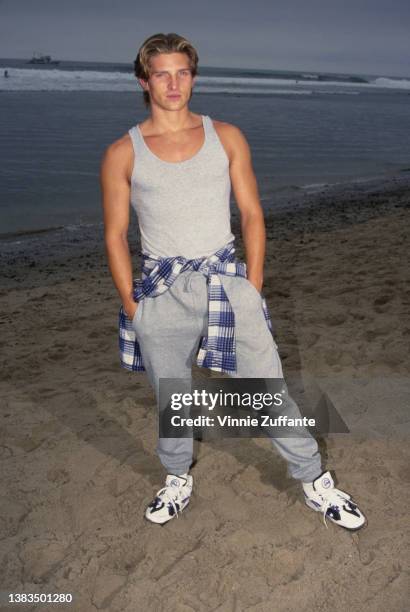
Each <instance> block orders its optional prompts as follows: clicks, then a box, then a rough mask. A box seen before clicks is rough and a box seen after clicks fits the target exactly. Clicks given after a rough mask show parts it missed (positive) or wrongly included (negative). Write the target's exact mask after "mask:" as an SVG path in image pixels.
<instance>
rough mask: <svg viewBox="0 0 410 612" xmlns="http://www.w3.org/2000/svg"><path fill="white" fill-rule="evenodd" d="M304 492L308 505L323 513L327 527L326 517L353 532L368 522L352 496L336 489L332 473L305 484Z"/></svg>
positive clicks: (325, 473) (324, 474)
mask: <svg viewBox="0 0 410 612" xmlns="http://www.w3.org/2000/svg"><path fill="white" fill-rule="evenodd" d="M303 492H304V495H305V503H306V505H307V506H309V508H312V510H316V512H322V513H323V520H324V523H325V525H326V527H327V524H326V517H328V518H329V519H330V520H331V521H332V522H333V523H336V525H340V527H344V528H345V529H349V530H351V531H355V530H356V529H360V528H361V527H363V526H364V525H365V523H366V522H367V521H366V517H365V516H364V514H363V513H362V512H361V511H360V510H359V508H358V506H357V504H356V503H355V502H354V501H353V500H352V498H351V497H350V495H348V494H347V493H345V492H344V491H341V490H340V489H336V488H335V483H334V482H333V478H332V476H331V475H330V472H324V473H323V474H321V475H320V476H318V478H316V480H314V481H313V483H312V484H305V483H303Z"/></svg>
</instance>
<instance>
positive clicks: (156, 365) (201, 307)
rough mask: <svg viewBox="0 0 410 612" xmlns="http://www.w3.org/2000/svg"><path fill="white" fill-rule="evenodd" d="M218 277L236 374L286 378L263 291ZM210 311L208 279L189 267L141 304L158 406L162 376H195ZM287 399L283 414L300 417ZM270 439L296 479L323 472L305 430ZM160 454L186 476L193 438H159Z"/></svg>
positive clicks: (140, 331)
mask: <svg viewBox="0 0 410 612" xmlns="http://www.w3.org/2000/svg"><path fill="white" fill-rule="evenodd" d="M220 279H221V282H222V284H223V287H224V289H225V292H226V294H227V296H228V298H229V301H230V303H231V306H232V309H233V311H234V313H235V337H236V360H237V372H236V373H234V374H232V376H234V377H246V378H282V376H283V374H282V366H281V362H280V357H279V355H278V351H277V345H276V343H275V342H274V340H273V337H272V334H271V333H270V331H269V329H268V327H267V324H266V321H265V318H264V315H263V310H262V306H261V296H260V294H259V292H258V291H257V290H256V288H255V287H254V286H253V285H252V283H250V281H248V280H247V279H246V278H242V277H240V276H225V275H223V274H221V275H220ZM207 312H208V294H207V285H206V277H205V276H204V275H203V274H202V273H201V272H197V271H191V270H187V271H185V272H182V273H181V274H180V275H179V276H178V278H177V279H176V280H175V282H174V283H173V285H172V286H171V287H170V289H168V290H167V291H166V292H165V293H163V294H161V295H160V296H158V297H153V298H149V297H148V298H145V299H144V300H142V301H141V302H140V304H139V306H138V308H137V312H136V314H135V316H134V319H133V328H134V330H135V333H136V336H137V339H138V342H139V345H140V349H141V354H142V358H143V362H144V366H145V369H146V374H147V376H148V379H149V382H150V384H151V386H152V387H153V389H154V392H155V395H156V398H157V403H158V405H159V379H160V378H188V379H190V378H191V375H192V374H191V366H192V364H193V363H194V362H195V358H196V354H197V352H198V348H199V343H200V339H201V337H202V336H203V335H205V334H206V330H207V324H208V319H207ZM286 397H287V401H286V411H285V414H287V415H288V417H291V418H300V417H301V414H300V411H299V408H298V406H297V405H296V403H295V402H294V400H293V399H292V398H291V397H290V396H289V395H288V394H287V395H286ZM271 441H272V444H273V446H274V447H276V448H277V450H278V451H279V452H280V454H281V455H282V456H283V457H284V458H285V459H286V461H287V462H288V470H289V474H290V475H291V476H292V477H293V478H297V479H300V480H302V481H303V482H311V481H312V480H314V479H315V478H317V476H319V475H320V474H321V473H322V469H321V457H320V454H319V450H318V445H317V443H316V440H315V439H314V438H313V437H312V436H311V435H310V434H309V433H308V432H307V431H306V430H304V434H303V435H302V436H297V437H287V438H274V437H272V438H271ZM157 452H158V456H159V458H160V461H161V463H162V464H163V466H164V467H165V468H166V470H167V472H168V473H171V474H177V475H178V474H184V473H185V472H187V471H188V470H189V467H190V465H191V463H192V452H193V439H192V437H191V438H159V440H158V446H157Z"/></svg>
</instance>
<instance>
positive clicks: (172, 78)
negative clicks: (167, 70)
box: [168, 74, 178, 89]
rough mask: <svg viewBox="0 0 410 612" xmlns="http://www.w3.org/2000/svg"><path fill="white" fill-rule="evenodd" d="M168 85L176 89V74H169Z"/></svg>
mask: <svg viewBox="0 0 410 612" xmlns="http://www.w3.org/2000/svg"><path fill="white" fill-rule="evenodd" d="M168 85H169V87H170V88H171V89H176V88H177V87H178V75H174V76H172V74H171V76H170V79H169V83H168Z"/></svg>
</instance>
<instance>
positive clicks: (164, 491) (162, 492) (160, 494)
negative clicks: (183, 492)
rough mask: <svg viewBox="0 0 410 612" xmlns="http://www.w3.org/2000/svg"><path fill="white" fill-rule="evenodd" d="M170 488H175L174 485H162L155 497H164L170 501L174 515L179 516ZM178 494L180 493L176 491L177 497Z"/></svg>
mask: <svg viewBox="0 0 410 612" xmlns="http://www.w3.org/2000/svg"><path fill="white" fill-rule="evenodd" d="M172 488H175V487H164V488H163V489H160V490H159V491H158V493H157V494H156V497H164V498H165V499H166V500H168V501H169V502H170V503H171V506H172V508H173V509H174V512H175V515H176V517H177V518H179V514H178V509H177V507H176V504H175V501H174V499H173V498H172V496H171V495H170V492H169V490H170V489H172ZM179 494H180V493H179V492H178V495H177V497H179Z"/></svg>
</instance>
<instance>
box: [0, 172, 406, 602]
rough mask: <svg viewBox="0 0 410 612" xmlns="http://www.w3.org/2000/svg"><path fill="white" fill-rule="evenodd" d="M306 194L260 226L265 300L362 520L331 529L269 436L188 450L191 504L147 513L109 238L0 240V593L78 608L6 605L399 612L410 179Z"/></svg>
mask: <svg viewBox="0 0 410 612" xmlns="http://www.w3.org/2000/svg"><path fill="white" fill-rule="evenodd" d="M310 201H311V203H310V205H309V202H308V203H307V204H306V205H305V206H304V207H300V208H299V209H298V210H297V211H296V212H293V213H290V212H288V213H286V212H281V213H280V214H277V215H274V216H272V217H269V218H267V231H268V244H267V257H266V279H265V286H264V290H263V291H264V295H265V297H266V298H267V302H268V305H269V308H270V312H271V315H272V319H273V323H274V327H275V338H276V341H277V343H278V345H279V351H280V355H281V357H282V360H283V365H284V370H285V375H286V379H287V380H288V383H289V386H290V388H291V390H292V393H293V394H294V396H295V398H296V399H297V400H298V401H299V402H300V403H301V406H302V405H304V404H305V405H308V404H311V405H312V404H317V403H318V402H321V401H322V402H323V401H327V402H330V403H331V404H332V405H333V406H334V407H335V408H336V409H337V411H338V413H339V414H340V415H341V416H342V418H343V419H344V421H345V422H346V424H347V425H348V427H349V430H350V433H348V434H329V435H324V436H322V437H321V438H320V446H321V449H322V452H323V458H324V467H325V468H326V469H330V470H332V473H333V475H334V476H335V479H336V483H337V485H338V486H340V488H342V489H345V490H347V491H348V492H350V493H351V494H352V495H353V497H354V498H355V499H356V500H357V501H358V502H359V504H360V506H361V508H362V509H363V511H364V512H365V514H366V515H367V518H368V525H367V527H366V528H365V529H363V530H361V531H359V532H357V533H349V532H347V531H345V530H343V529H341V528H338V527H337V526H335V525H333V524H331V523H330V522H329V524H328V528H326V527H325V526H324V524H323V521H322V517H321V515H320V514H319V513H314V512H312V511H311V510H309V509H308V508H307V507H306V506H305V505H304V503H303V499H302V494H301V489H300V487H299V485H298V483H297V482H295V481H293V480H292V479H290V478H289V477H288V476H287V472H286V465H285V463H284V462H283V460H282V459H281V458H280V457H279V455H277V454H276V453H274V451H272V450H271V446H270V442H269V441H268V440H266V439H264V438H259V439H253V440H252V439H242V440H238V439H237V440H235V439H229V440H221V441H217V442H212V443H210V442H207V443H204V442H202V443H199V442H196V444H195V452H196V460H197V462H196V464H195V465H194V467H193V468H192V472H191V473H192V475H193V477H194V482H195V488H194V495H193V497H192V501H191V504H190V506H189V509H187V510H186V512H184V513H183V514H182V515H181V516H180V517H179V518H177V519H174V520H173V521H171V522H170V523H168V524H167V525H166V526H164V527H159V526H156V525H152V524H150V523H147V522H146V521H144V519H143V512H144V509H145V506H146V504H147V503H148V502H149V501H150V500H151V498H152V495H153V493H154V492H155V491H156V490H157V489H158V488H160V487H161V486H162V484H163V478H164V471H163V468H162V467H161V465H160V463H159V460H158V459H157V457H156V454H155V443H156V416H155V400H154V395H153V392H152V390H151V389H150V387H149V385H148V382H147V380H146V377H145V375H144V374H137V373H132V372H128V371H126V370H124V369H122V368H120V365H119V356H118V349H117V314H118V308H119V299H118V296H117V294H116V291H115V288H114V286H113V284H112V281H111V277H110V275H109V272H108V268H107V264H106V260H105V256H104V248H103V244H102V230H101V228H99V229H97V230H95V228H92V227H90V228H88V229H86V230H85V231H84V232H83V233H82V234H81V236H80V234H78V233H77V234H76V233H75V232H71V234H70V235H69V234H67V233H64V232H62V233H60V234H58V235H57V234H56V235H54V234H53V235H50V236H46V235H45V234H44V235H43V236H42V237H41V236H40V235H37V236H35V237H33V240H32V242H30V241H25V242H24V241H22V243H21V244H20V245H17V246H16V245H15V244H14V245H13V244H12V243H11V242H9V243H4V244H3V248H2V262H3V288H2V291H1V295H0V303H1V311H2V313H3V314H2V319H1V323H2V327H1V329H2V334H1V344H2V380H1V388H0V391H1V408H2V409H1V421H2V429H1V446H0V452H1V459H2V469H1V481H2V496H1V512H0V518H1V522H0V529H1V536H0V537H1V541H2V546H1V553H0V575H1V589H0V590H1V591H2V597H3V602H5V601H6V600H5V597H6V595H5V593H6V592H8V591H13V592H25V593H39V592H42V593H71V594H72V595H73V598H74V601H73V603H72V604H71V605H65V606H63V605H61V604H60V605H59V606H57V605H54V606H53V605H48V606H41V605H37V606H34V605H32V606H18V607H17V606H14V607H9V606H7V605H6V603H3V607H2V608H1V609H4V610H8V609H10V610H11V609H13V610H14V609H22V610H23V609H24V610H43V609H44V610H50V609H53V610H54V609H69V610H75V611H80V612H89V611H91V610H108V611H111V610H112V611H115V612H120V611H126V612H134V611H139V610H144V611H162V610H167V612H173V611H177V612H190V611H195V612H197V611H199V612H202V611H203V612H210V611H220V612H233V611H242V610H244V611H245V610H246V611H249V612H265V611H266V612H267V611H268V610H269V611H271V610H275V611H276V612H285V611H289V612H290V611H294V610H298V611H299V612H302V611H306V612H307V611H309V612H310V611H312V610H316V611H326V612H327V611H328V610H329V611H330V610H332V611H333V612H336V611H337V612H338V611H342V610H343V611H345V610H346V609H350V610H354V611H356V610H357V611H359V610H362V609H366V610H371V611H379V610H388V611H389V612H393V611H394V612H399V611H400V612H404V610H407V609H408V599H409V590H408V584H409V573H408V572H409V553H408V550H409V537H408V536H409V520H408V508H409V503H410V498H409V479H410V475H409V469H408V465H409V458H410V451H409V438H410V434H409V423H408V418H409V417H408V406H409V399H408V398H409V391H410V380H409V361H408V354H409V350H408V348H409V334H410V322H409V316H408V315H409V298H410V288H409V284H406V281H408V262H407V259H408V251H409V232H408V225H409V221H410V214H409V203H410V185H409V181H408V180H404V179H403V177H399V178H398V179H397V180H391V181H388V182H386V183H381V182H379V183H376V184H374V185H371V184H366V185H363V186H360V185H356V186H355V187H354V188H353V187H352V188H348V187H347V186H345V187H344V188H343V189H339V190H338V191H337V192H332V190H330V191H328V192H326V193H317V194H312V196H311V198H310ZM234 229H235V233H236V235H237V236H238V237H239V234H238V226H237V225H235V226H234ZM30 240H31V239H30ZM136 249H137V246H136V244H134V243H133V247H132V250H133V253H134V261H135V266H136V269H137V266H138V265H139V261H138V259H137V250H136ZM237 252H238V255H241V253H242V250H241V245H240V240H238V249H237ZM406 256H407V257H406Z"/></svg>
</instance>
